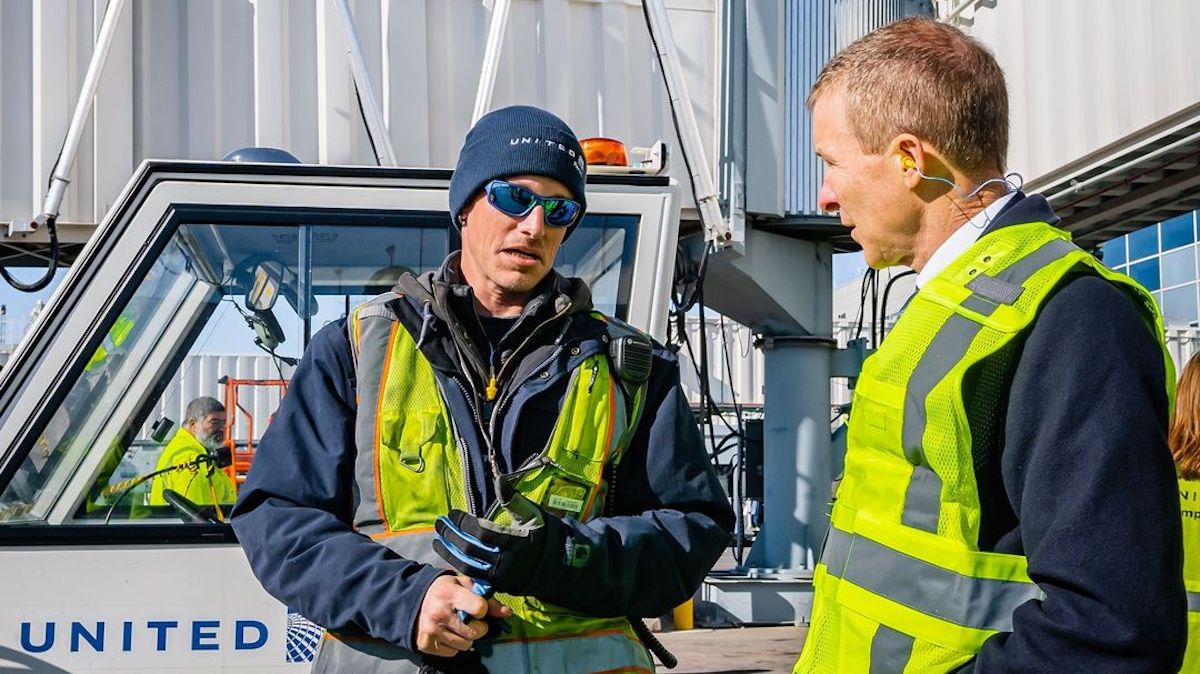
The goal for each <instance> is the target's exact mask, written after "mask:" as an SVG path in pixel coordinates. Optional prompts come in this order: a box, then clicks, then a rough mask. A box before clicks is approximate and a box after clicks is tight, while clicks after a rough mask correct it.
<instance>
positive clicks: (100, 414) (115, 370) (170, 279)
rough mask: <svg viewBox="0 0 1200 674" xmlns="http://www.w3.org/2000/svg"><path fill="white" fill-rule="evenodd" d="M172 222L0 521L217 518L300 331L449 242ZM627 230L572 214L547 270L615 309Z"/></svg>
mask: <svg viewBox="0 0 1200 674" xmlns="http://www.w3.org/2000/svg"><path fill="white" fill-rule="evenodd" d="M176 217H177V218H178V221H177V222H175V223H173V225H174V226H173V228H172V229H171V230H170V232H169V233H168V232H167V231H166V230H164V232H163V234H162V239H161V240H160V241H158V242H151V244H152V245H156V246H157V247H158V253H157V255H156V256H154V257H153V258H152V259H150V260H148V263H147V264H146V265H144V266H143V269H142V271H141V272H140V274H138V275H137V277H136V278H129V279H128V282H127V283H126V284H125V286H124V287H123V288H122V289H120V290H118V291H117V292H115V293H114V295H113V297H112V298H111V306H110V307H109V308H108V309H107V312H106V316H107V319H106V321H105V323H104V325H103V327H102V328H100V329H98V330H97V332H96V333H95V334H96V335H99V339H98V343H96V344H95V345H94V346H90V349H89V351H88V356H87V359H86V361H83V360H82V359H81V361H82V367H81V368H78V372H77V373H75V374H74V379H73V381H70V382H69V383H64V384H63V385H62V386H60V387H59V392H58V393H57V395H55V396H54V399H53V400H51V401H50V405H51V407H52V411H49V412H48V413H47V414H45V415H44V421H43V422H42V423H41V424H40V428H38V429H36V433H31V434H30V437H31V438H32V440H31V441H30V442H29V444H28V451H27V454H26V455H25V458H24V460H23V461H22V463H21V464H20V466H19V468H18V469H17V470H16V472H15V473H13V475H12V478H11V479H10V480H9V481H8V483H7V485H0V486H2V489H0V524H26V525H39V524H40V525H46V524H51V525H53V524H79V525H87V524H94V525H102V524H117V523H121V524H139V523H159V524H162V523H182V522H188V523H206V522H207V523H214V522H221V521H224V520H225V519H226V518H227V516H228V511H229V508H230V507H231V505H232V503H233V500H234V499H235V498H236V492H237V488H238V487H239V486H240V484H241V483H242V481H243V480H244V479H245V476H246V472H247V471H248V470H249V468H250V466H251V465H252V463H253V456H254V448H255V446H256V445H257V443H258V441H259V439H260V438H261V437H262V433H263V431H264V430H265V429H266V427H267V425H268V424H269V422H270V419H271V417H272V415H273V414H274V412H275V410H276V408H277V407H278V405H279V402H280V400H281V399H282V397H283V396H285V395H286V393H287V383H288V380H289V379H290V377H291V374H292V371H293V369H294V367H295V365H296V363H297V362H298V360H299V358H300V356H301V355H302V354H303V350H304V347H305V345H306V344H307V343H308V341H309V339H310V338H311V337H312V335H313V334H314V333H315V332H316V331H317V330H319V329H321V328H322V327H323V326H325V325H327V324H328V323H330V322H333V321H336V320H339V319H341V318H344V317H345V316H346V315H347V313H348V312H349V310H350V309H351V308H353V307H354V306H356V305H357V304H359V303H360V302H363V301H365V300H366V299H368V298H370V297H372V296H374V295H376V294H378V293H381V292H386V291H387V290H389V289H390V288H391V287H392V285H393V284H394V282H395V281H396V279H397V278H398V277H399V276H400V275H401V274H402V273H405V272H413V273H416V274H420V273H423V272H427V271H431V270H434V269H436V268H437V267H438V266H439V265H440V264H441V263H442V261H443V259H444V258H445V256H446V255H447V254H448V252H449V251H450V250H451V249H452V248H453V247H455V246H456V245H457V234H456V233H455V232H454V231H453V230H452V229H451V228H450V227H449V218H448V216H447V215H446V213H445V212H439V211H428V212H425V211H413V212H398V213H390V214H388V216H387V217H376V218H367V219H366V220H367V222H363V220H364V219H361V218H360V219H358V220H357V221H353V220H352V221H350V222H347V221H346V218H345V217H343V214H340V213H338V212H337V211H330V212H327V213H319V212H306V213H304V214H303V215H301V214H293V213H288V212H285V211H274V212H269V213H258V214H255V213H253V212H248V211H245V210H236V209H235V210H231V211H230V212H228V213H223V214H222V217H219V218H212V219H211V220H208V219H203V213H202V212H198V213H191V214H183V215H177V216H176ZM638 223H639V218H638V217H637V216H634V215H589V216H588V217H587V218H585V220H584V221H583V222H582V223H581V226H580V228H579V231H577V232H576V233H575V235H574V236H573V237H572V238H571V239H570V240H569V241H568V242H567V243H566V245H564V247H563V249H562V250H561V251H560V253H559V259H558V264H557V265H556V266H557V268H558V269H559V270H560V271H561V272H563V273H565V274H568V275H576V276H580V277H582V278H584V279H585V280H586V281H587V282H588V284H589V285H590V287H591V288H592V290H593V294H594V298H593V301H594V303H595V305H596V307H597V308H598V309H600V310H601V311H605V312H608V313H610V314H613V315H616V316H618V317H625V316H626V314H627V311H628V306H629V297H630V286H631V284H632V282H633V280H632V279H633V272H632V264H633V257H634V250H635V244H636V239H637V227H638ZM93 341H95V340H93ZM198 401H199V402H198ZM206 406H207V407H206ZM218 407H219V409H218ZM192 408H195V409H198V410H200V412H197V413H196V414H192V413H191V412H190V411H189V410H192Z"/></svg>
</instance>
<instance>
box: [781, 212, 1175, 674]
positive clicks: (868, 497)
mask: <svg viewBox="0 0 1200 674" xmlns="http://www.w3.org/2000/svg"><path fill="white" fill-rule="evenodd" d="M1076 273H1086V274H1095V275H1099V276H1101V277H1103V278H1105V279H1107V280H1109V281H1110V282H1112V283H1114V284H1116V285H1117V286H1118V287H1119V288H1121V289H1123V290H1125V291H1126V292H1127V293H1128V294H1129V295H1130V296H1131V297H1132V298H1133V300H1134V302H1135V303H1136V304H1137V305H1138V307H1139V308H1140V309H1141V312H1142V314H1143V317H1144V319H1145V322H1146V325H1147V329H1149V330H1151V331H1152V332H1153V334H1154V335H1155V337H1156V339H1157V340H1158V342H1159V344H1160V345H1162V344H1163V327H1162V317H1161V315H1160V314H1159V312H1158V308H1157V306H1156V305H1155V303H1154V299H1153V297H1152V296H1151V295H1150V294H1149V293H1148V292H1146V291H1145V290H1144V289H1143V288H1142V287H1141V286H1139V285H1137V284H1136V283H1134V282H1133V281H1132V280H1130V279H1129V278H1128V277H1126V276H1123V275H1120V274H1117V273H1114V272H1112V271H1110V270H1109V269H1107V268H1106V267H1104V266H1103V265H1102V264H1101V263H1100V262H1099V261H1098V260H1096V258H1095V257H1093V256H1092V255H1090V254H1088V253H1086V252H1084V251H1083V250H1081V249H1080V248H1079V247H1077V246H1075V245H1074V244H1072V243H1071V242H1070V237H1069V235H1068V234H1067V233H1066V232H1064V231H1062V230H1059V229H1056V228H1053V227H1051V226H1050V225H1048V224H1045V223H1031V224H1024V225H1014V226H1009V227H1004V228H1001V229H999V230H997V231H995V232H992V233H989V234H987V235H985V236H983V237H982V238H980V239H979V240H978V241H977V242H976V243H975V244H974V245H973V246H971V248H969V249H968V250H967V252H966V253H964V254H963V255H961V256H959V258H958V259H957V260H955V261H954V262H953V263H952V264H951V265H950V266H949V267H947V268H946V269H944V270H943V271H942V272H941V273H940V274H938V275H937V276H936V277H934V278H932V279H930V280H929V281H928V282H927V283H926V284H925V285H924V286H923V287H922V288H921V289H920V290H919V291H918V292H917V294H916V295H915V296H914V297H913V299H912V301H911V302H910V304H909V305H908V307H907V309H906V310H905V311H904V314H903V315H902V316H901V318H900V320H899V321H898V322H897V323H896V326H895V328H894V329H893V330H892V332H891V333H890V334H889V335H888V337H887V339H886V340H884V341H883V343H882V344H881V345H880V347H879V350H878V351H877V352H876V353H875V354H873V355H872V356H870V357H869V358H867V360H866V361H865V362H864V363H863V369H862V374H861V376H860V377H859V379H858V383H857V386H856V387H855V390H854V399H853V406H852V412H851V416H850V421H849V434H848V436H847V451H846V462H845V474H844V477H843V479H842V481H841V484H840V486H839V487H838V490H837V498H836V502H835V503H834V507H833V513H832V515H831V521H830V524H831V526H830V530H829V534H828V538H827V539H826V542H825V546H824V550H823V552H822V558H821V562H820V563H819V564H818V565H817V567H816V569H815V572H814V578H813V585H814V587H815V598H814V603H813V611H812V618H811V624H810V628H809V631H808V636H807V638H806V640H805V644H804V649H803V651H802V652H801V654H800V659H799V661H798V662H797V663H796V667H795V671H796V672H822V673H823V672H830V673H833V672H837V673H839V674H841V673H855V672H863V673H866V672H871V673H878V672H949V671H952V670H954V669H955V668H957V667H959V666H961V665H963V664H964V663H966V662H968V661H969V660H970V659H971V658H972V657H973V656H974V655H975V654H976V653H977V652H978V651H979V649H980V648H981V647H982V645H983V643H984V641H985V640H987V639H988V638H989V637H991V636H992V635H994V634H996V633H997V632H1005V631H1011V629H1012V618H1013V612H1014V611H1015V610H1016V609H1017V607H1019V606H1021V605H1022V604H1024V603H1026V602H1029V601H1040V600H1041V598H1042V596H1043V595H1042V593H1041V592H1040V590H1039V589H1038V587H1037V585H1036V584H1035V583H1033V582H1032V581H1031V580H1030V579H1029V576H1028V575H1027V572H1026V559H1025V557H1024V556H1020V555H1009V554H1001V553H996V552H984V551H981V550H980V549H979V543H978V541H979V526H980V516H981V513H980V499H979V493H978V490H977V486H976V483H975V464H974V461H973V459H972V448H973V445H974V443H976V442H979V443H980V445H981V447H983V446H984V438H994V437H995V435H994V434H995V429H996V428H997V424H1000V425H1002V424H1003V423H1004V419H1003V416H1002V414H1003V412H1002V410H1003V409H1004V406H1003V402H1004V400H1005V399H1006V398H1007V391H1006V386H1007V385H1006V384H1005V383H1004V379H1003V378H1002V377H1001V376H998V375H996V373H997V372H1002V371H1005V370H1006V369H1007V368H1006V366H1007V364H1008V360H1006V359H1011V358H1012V357H1013V354H1014V348H1009V347H1016V346H1017V345H1019V343H1020V342H1018V341H1017V340H1020V339H1022V338H1023V337H1024V336H1025V335H1026V334H1027V333H1028V332H1029V331H1030V329H1031V328H1032V326H1033V322H1034V319H1035V318H1036V317H1037V315H1038V312H1039V311H1040V309H1041V308H1042V306H1043V305H1044V303H1045V302H1046V300H1047V298H1049V297H1050V296H1051V294H1052V292H1053V291H1054V289H1055V288H1056V287H1058V286H1060V285H1061V284H1062V283H1063V282H1064V280H1065V279H1067V277H1068V275H1069V274H1076ZM1073 348H1074V347H1073ZM1163 363H1164V367H1165V368H1166V370H1165V371H1166V374H1167V376H1166V379H1167V381H1168V382H1171V383H1172V384H1169V386H1171V389H1170V391H1171V396H1170V397H1171V398H1173V382H1174V381H1175V378H1174V374H1173V370H1174V368H1173V365H1172V361H1171V357H1170V354H1169V353H1167V351H1166V348H1165V346H1163ZM997 365H1001V366H1004V367H996V366H997ZM989 366H990V367H989ZM968 391H969V395H968V394H967V393H968Z"/></svg>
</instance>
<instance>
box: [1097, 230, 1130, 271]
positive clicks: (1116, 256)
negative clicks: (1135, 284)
mask: <svg viewBox="0 0 1200 674" xmlns="http://www.w3.org/2000/svg"><path fill="white" fill-rule="evenodd" d="M1100 250H1102V251H1104V264H1106V265H1108V266H1109V267H1116V266H1118V265H1122V264H1125V237H1123V236H1119V237H1117V238H1115V239H1113V240H1112V241H1107V242H1105V243H1104V245H1103V246H1101V247H1100Z"/></svg>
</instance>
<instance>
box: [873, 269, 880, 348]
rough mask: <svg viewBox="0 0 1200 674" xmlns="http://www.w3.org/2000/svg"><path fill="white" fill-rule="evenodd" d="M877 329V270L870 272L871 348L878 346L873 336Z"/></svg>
mask: <svg viewBox="0 0 1200 674" xmlns="http://www.w3.org/2000/svg"><path fill="white" fill-rule="evenodd" d="M878 330H879V272H878V271H875V273H873V274H871V348H873V349H877V348H879V339H878V338H877V337H876V336H875V334H876V332H877V331H878Z"/></svg>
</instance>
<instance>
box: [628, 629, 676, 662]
mask: <svg viewBox="0 0 1200 674" xmlns="http://www.w3.org/2000/svg"><path fill="white" fill-rule="evenodd" d="M629 624H630V625H631V626H632V627H633V633H634V634H636V635H637V638H638V639H639V640H640V641H641V642H642V644H643V645H645V647H646V648H647V649H648V650H649V651H650V652H651V653H653V654H654V655H656V656H657V657H658V661H659V662H661V663H662V665H663V667H666V668H667V669H675V666H676V665H678V664H679V658H676V657H675V654H673V653H672V652H671V651H668V650H667V647H666V646H663V645H662V642H661V641H659V640H658V637H656V636H654V634H653V633H652V632H651V631H650V628H649V627H646V623H644V622H642V621H641V619H640V618H630V619H629Z"/></svg>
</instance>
